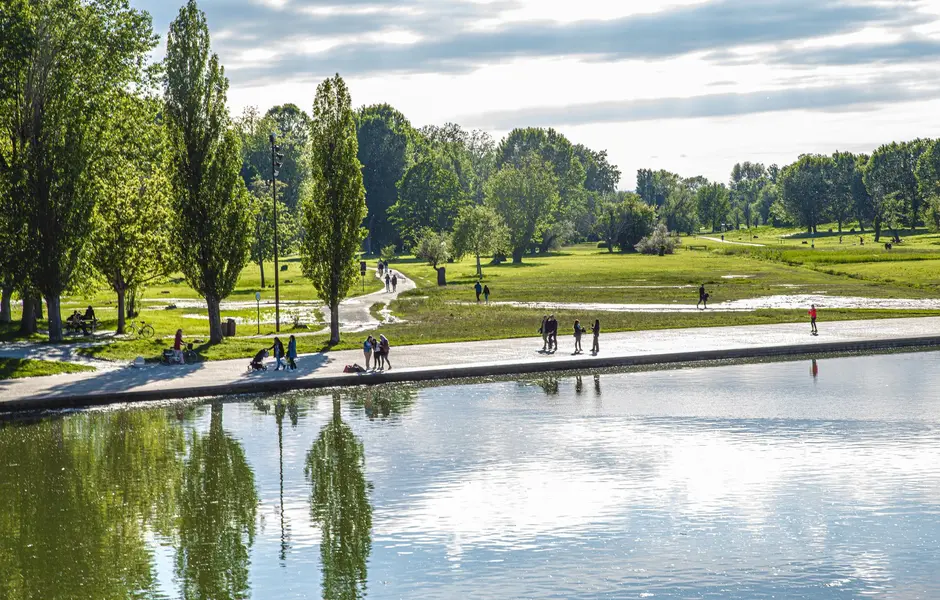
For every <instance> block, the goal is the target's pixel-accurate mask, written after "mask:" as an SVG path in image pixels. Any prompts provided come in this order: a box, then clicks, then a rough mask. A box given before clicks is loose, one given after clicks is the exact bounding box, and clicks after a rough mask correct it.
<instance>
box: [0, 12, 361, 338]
mask: <svg viewBox="0 0 940 600" xmlns="http://www.w3.org/2000/svg"><path fill="white" fill-rule="evenodd" d="M157 41H158V38H157V36H156V35H155V34H154V33H153V29H152V23H151V18H150V15H149V14H148V13H146V12H144V11H139V10H135V9H133V8H131V7H130V6H129V5H128V3H127V1H126V0H10V1H9V2H7V3H5V4H4V7H3V9H2V10H0V243H2V245H3V247H4V253H3V255H2V258H0V288H2V291H3V298H2V311H0V312H2V314H0V320H2V321H6V322H9V320H10V316H11V311H10V300H11V297H12V295H13V293H14V292H15V293H16V294H18V296H19V297H20V299H21V300H22V304H23V311H22V317H21V330H22V331H23V332H24V333H32V332H35V330H36V318H37V317H38V316H39V315H40V313H41V311H42V307H43V301H45V305H46V308H47V310H48V322H49V339H50V341H61V340H62V319H61V314H60V313H61V311H60V299H61V297H62V295H63V294H66V293H75V292H87V291H91V290H93V289H94V288H95V287H96V286H98V285H99V284H100V283H101V282H104V283H106V284H107V285H108V286H109V287H110V288H111V289H112V290H113V291H114V292H115V293H116V296H117V308H118V332H119V333H123V331H124V326H125V319H126V317H127V315H128V313H129V312H130V313H131V314H133V311H134V310H135V306H136V302H137V300H138V299H139V294H140V291H141V290H142V289H143V287H144V286H145V285H146V284H147V283H148V282H150V281H153V280H154V279H156V278H160V277H165V276H167V275H168V274H170V273H175V272H179V273H182V274H183V276H184V278H185V280H186V282H187V283H188V284H189V285H190V286H191V287H192V288H193V289H194V290H195V291H197V292H198V293H199V294H200V295H201V296H202V297H203V298H205V300H206V307H207V311H208V315H209V332H210V336H209V337H210V342H212V343H217V342H219V341H221V339H222V327H221V315H220V310H219V307H220V303H221V301H222V300H223V299H225V298H226V297H227V296H229V295H230V294H231V293H232V291H233V290H234V287H235V285H236V282H237V281H238V277H239V274H240V273H241V271H242V269H243V268H244V267H245V265H246V264H247V263H248V261H249V260H250V259H252V258H254V259H256V260H259V261H263V259H264V258H266V257H267V256H268V255H269V254H270V253H271V252H273V239H272V238H273V227H274V226H273V219H272V218H271V213H272V212H273V201H272V200H271V191H272V190H271V186H272V185H275V186H277V188H278V189H279V190H280V192H281V194H280V195H281V198H282V200H281V201H282V202H283V205H284V215H285V217H284V218H283V219H279V223H278V227H279V233H280V234H281V235H280V236H279V237H280V239H279V240H278V241H279V243H282V242H281V240H284V241H283V248H282V250H284V251H287V250H289V249H290V248H291V246H292V245H294V244H296V245H297V246H298V247H299V250H300V254H301V264H302V269H303V272H304V275H305V276H307V277H308V278H309V279H310V280H311V281H312V282H313V284H314V286H315V287H316V289H317V291H318V294H319V296H320V298H321V299H322V300H323V301H324V302H325V303H326V304H328V305H329V306H331V307H332V309H333V310H332V319H331V334H332V335H331V338H332V340H333V342H337V341H339V328H338V327H339V324H338V319H337V313H336V307H337V305H338V303H339V301H340V300H341V299H342V298H343V297H345V295H346V293H347V292H348V290H349V287H350V285H351V284H352V282H353V280H354V275H355V274H356V272H355V269H354V258H355V255H356V253H357V251H358V248H359V245H360V242H361V240H362V239H363V237H364V231H363V230H362V229H361V226H360V225H361V223H362V221H363V219H364V217H365V210H366V207H365V201H364V188H363V186H362V173H361V170H360V165H359V162H358V160H357V158H356V156H357V153H358V149H357V138H356V120H355V115H354V111H353V109H352V107H351V101H350V97H349V93H348V90H347V88H346V85H345V83H344V82H343V80H342V78H340V77H339V75H337V76H335V77H332V78H329V79H327V80H326V81H324V82H322V83H321V84H320V86H319V87H318V88H317V93H316V97H315V99H314V102H313V113H312V116H311V117H309V118H307V117H306V115H304V114H303V112H302V111H300V110H299V109H298V108H297V107H294V106H290V105H288V106H283V107H275V108H273V109H272V110H271V111H269V112H268V114H267V115H266V116H265V117H264V119H254V120H252V119H251V118H250V117H251V116H250V115H248V116H247V117H246V118H243V119H240V120H234V119H232V118H231V117H230V115H229V111H228V107H227V105H226V96H227V92H228V79H227V78H226V77H225V71H224V68H223V66H222V65H221V64H220V62H219V58H218V56H217V55H215V54H214V53H212V51H211V44H210V38H209V29H208V26H207V24H206V19H205V15H204V13H203V12H202V11H201V10H199V8H198V6H197V4H196V2H195V0H189V1H188V2H187V3H186V4H185V5H184V6H183V7H182V8H181V9H180V12H179V15H178V16H177V18H176V19H175V20H174V21H173V22H172V23H171V25H170V30H169V33H168V35H167V52H166V58H165V60H164V61H163V62H162V63H159V64H152V63H150V62H149V61H148V55H149V53H150V52H151V50H152V49H153V48H154V47H155V46H156V44H157ZM261 131H263V132H264V135H265V138H266V137H267V135H268V131H277V132H278V133H279V134H280V136H279V138H278V140H279V143H281V144H282V149H283V150H285V151H286V152H282V153H284V154H285V156H284V157H283V158H282V159H281V160H282V163H283V164H282V165H281V167H280V168H281V173H279V174H278V177H273V173H271V170H270V169H271V167H272V165H271V160H272V158H273V156H272V149H271V148H270V145H269V144H268V142H267V141H265V146H266V148H262V147H259V146H258V135H257V133H258V132H261ZM264 152H267V157H268V158H267V161H265V160H263V159H262V156H261V155H262V154H264ZM301 165H304V166H301ZM266 169H267V170H266ZM288 207H289V209H288ZM128 309H129V310H128Z"/></svg>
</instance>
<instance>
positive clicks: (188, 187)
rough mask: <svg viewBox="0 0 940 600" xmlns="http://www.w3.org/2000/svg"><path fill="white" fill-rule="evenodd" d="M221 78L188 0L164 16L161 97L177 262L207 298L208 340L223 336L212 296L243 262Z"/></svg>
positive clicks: (243, 228)
mask: <svg viewBox="0 0 940 600" xmlns="http://www.w3.org/2000/svg"><path fill="white" fill-rule="evenodd" d="M227 90H228V79H226V78H225V72H224V69H223V68H222V66H221V65H220V64H219V57H218V56H217V55H215V54H211V55H210V49H209V28H208V27H207V26H206V18H205V14H204V13H203V12H202V11H201V10H199V8H198V7H197V6H196V2H195V0H189V2H187V4H186V5H185V6H183V7H182V8H181V9H180V12H179V16H178V17H177V18H176V20H175V21H173V23H171V24H170V34H169V36H168V37H167V53H166V77H165V82H164V98H165V102H166V105H165V110H166V120H167V132H168V138H169V144H170V156H171V159H170V160H171V165H172V166H171V169H170V184H171V185H170V189H171V202H172V207H173V211H174V213H175V214H174V240H175V242H176V248H177V251H178V253H179V256H180V270H181V271H182V272H183V275H184V276H185V277H186V281H187V282H188V283H189V285H190V286H192V288H193V289H194V290H196V292H197V293H199V295H201V296H202V297H203V298H205V300H206V305H207V307H208V311H209V340H210V342H212V343H218V342H221V341H222V317H221V314H220V312H219V303H220V302H221V301H222V300H223V299H224V298H226V297H227V296H228V295H229V294H231V293H232V290H234V289H235V284H236V283H237V281H238V276H239V274H240V273H241V270H242V268H244V266H245V265H246V264H247V262H248V249H249V248H248V246H249V239H250V238H249V236H250V231H251V222H250V213H249V209H248V192H247V190H246V189H245V183H244V181H242V179H241V177H240V171H241V163H242V161H241V152H240V145H239V140H238V134H237V133H236V131H235V130H234V129H233V128H232V127H231V126H230V123H229V115H228V109H227V108H226V106H225V96H226V91H227Z"/></svg>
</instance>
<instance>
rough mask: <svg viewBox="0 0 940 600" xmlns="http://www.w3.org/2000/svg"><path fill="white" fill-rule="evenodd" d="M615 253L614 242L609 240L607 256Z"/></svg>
mask: <svg viewBox="0 0 940 600" xmlns="http://www.w3.org/2000/svg"><path fill="white" fill-rule="evenodd" d="M613 253H614V240H612V239H611V240H607V254H613Z"/></svg>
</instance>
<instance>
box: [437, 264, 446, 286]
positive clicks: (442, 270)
mask: <svg viewBox="0 0 940 600" xmlns="http://www.w3.org/2000/svg"><path fill="white" fill-rule="evenodd" d="M434 268H435V269H436V270H437V285H440V286H444V285H447V267H434Z"/></svg>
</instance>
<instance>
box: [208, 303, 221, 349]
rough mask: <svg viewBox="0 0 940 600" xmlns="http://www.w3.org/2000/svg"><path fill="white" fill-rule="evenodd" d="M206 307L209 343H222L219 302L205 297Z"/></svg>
mask: <svg viewBox="0 0 940 600" xmlns="http://www.w3.org/2000/svg"><path fill="white" fill-rule="evenodd" d="M206 307H207V308H208V309H209V343H210V344H219V343H221V342H222V314H221V313H220V312H219V301H218V300H216V299H215V298H212V297H211V296H207V297H206Z"/></svg>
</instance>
